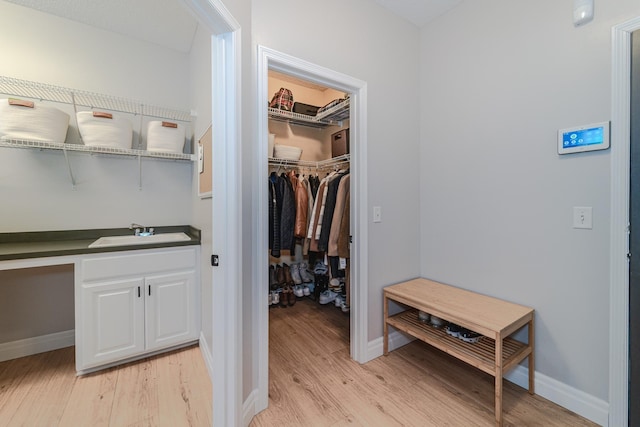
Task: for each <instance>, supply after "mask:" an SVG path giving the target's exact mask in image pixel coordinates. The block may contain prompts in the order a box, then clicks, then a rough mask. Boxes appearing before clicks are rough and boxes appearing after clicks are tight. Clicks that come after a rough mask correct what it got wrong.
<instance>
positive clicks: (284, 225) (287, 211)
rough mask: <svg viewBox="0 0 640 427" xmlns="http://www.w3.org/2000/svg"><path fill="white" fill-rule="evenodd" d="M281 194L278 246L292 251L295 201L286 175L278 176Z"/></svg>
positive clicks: (293, 245) (293, 246)
mask: <svg viewBox="0 0 640 427" xmlns="http://www.w3.org/2000/svg"><path fill="white" fill-rule="evenodd" d="M280 178H281V179H280V191H281V192H282V213H281V214H280V245H281V247H282V249H285V250H290V251H293V250H294V249H295V240H294V238H293V231H294V228H295V222H296V201H295V193H294V191H293V185H292V183H291V181H290V179H289V177H288V176H287V175H286V174H284V173H283V174H282V175H280Z"/></svg>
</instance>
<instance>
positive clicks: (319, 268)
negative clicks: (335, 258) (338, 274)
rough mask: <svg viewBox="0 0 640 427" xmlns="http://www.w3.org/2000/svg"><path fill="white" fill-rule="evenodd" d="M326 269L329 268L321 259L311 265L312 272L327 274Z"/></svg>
mask: <svg viewBox="0 0 640 427" xmlns="http://www.w3.org/2000/svg"><path fill="white" fill-rule="evenodd" d="M327 271H329V269H328V268H327V266H326V265H325V264H324V262H322V261H318V262H316V265H315V266H314V267H313V273H314V274H327Z"/></svg>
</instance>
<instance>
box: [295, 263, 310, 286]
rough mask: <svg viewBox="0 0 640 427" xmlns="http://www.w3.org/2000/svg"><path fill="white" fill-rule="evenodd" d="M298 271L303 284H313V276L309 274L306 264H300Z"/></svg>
mask: <svg viewBox="0 0 640 427" xmlns="http://www.w3.org/2000/svg"><path fill="white" fill-rule="evenodd" d="M298 271H299V272H300V278H301V279H302V281H303V282H304V283H309V282H313V275H311V273H309V264H307V263H306V262H301V263H300V266H299V267H298Z"/></svg>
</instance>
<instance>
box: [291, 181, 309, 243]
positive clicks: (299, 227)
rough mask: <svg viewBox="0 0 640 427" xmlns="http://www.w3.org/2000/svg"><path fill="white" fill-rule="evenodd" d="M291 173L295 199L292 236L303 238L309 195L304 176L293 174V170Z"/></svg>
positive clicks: (304, 235)
mask: <svg viewBox="0 0 640 427" xmlns="http://www.w3.org/2000/svg"><path fill="white" fill-rule="evenodd" d="M291 174H293V175H294V178H291V183H292V184H293V182H294V179H295V190H294V195H295V199H296V221H295V226H294V229H293V236H294V237H296V238H301V239H304V238H305V237H306V235H307V216H308V210H309V195H308V193H307V189H306V187H305V183H306V182H307V181H306V180H305V178H304V176H299V177H298V176H295V174H294V173H293V171H291Z"/></svg>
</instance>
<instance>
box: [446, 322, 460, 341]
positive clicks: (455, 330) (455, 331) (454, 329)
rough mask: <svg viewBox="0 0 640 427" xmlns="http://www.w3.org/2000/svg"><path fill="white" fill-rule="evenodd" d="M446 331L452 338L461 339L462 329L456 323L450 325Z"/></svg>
mask: <svg viewBox="0 0 640 427" xmlns="http://www.w3.org/2000/svg"><path fill="white" fill-rule="evenodd" d="M445 331H446V332H447V333H448V334H449V335H451V336H452V337H456V338H460V332H461V331H462V328H461V327H460V326H458V325H456V324H455V323H449V324H448V325H447V327H446V328H445Z"/></svg>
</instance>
